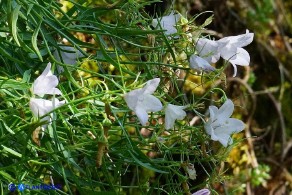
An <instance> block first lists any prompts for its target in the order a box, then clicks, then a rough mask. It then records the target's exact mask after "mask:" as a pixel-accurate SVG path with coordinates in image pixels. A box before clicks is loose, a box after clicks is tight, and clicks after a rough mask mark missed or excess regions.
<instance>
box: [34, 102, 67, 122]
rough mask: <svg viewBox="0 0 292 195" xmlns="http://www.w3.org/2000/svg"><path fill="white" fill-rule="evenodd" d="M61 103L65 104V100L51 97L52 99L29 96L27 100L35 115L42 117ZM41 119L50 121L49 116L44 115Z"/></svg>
mask: <svg viewBox="0 0 292 195" xmlns="http://www.w3.org/2000/svg"><path fill="white" fill-rule="evenodd" d="M63 104H65V101H59V100H58V99H57V98H53V99H52V100H45V99H39V98H30V101H29V107H30V109H31V111H32V113H33V115H34V116H35V117H42V116H44V115H46V114H47V113H49V112H51V111H52V110H54V109H55V108H58V107H60V106H62V105H63ZM42 121H47V122H50V121H51V117H50V116H46V117H44V118H43V119H42Z"/></svg>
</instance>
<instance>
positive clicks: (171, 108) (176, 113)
mask: <svg viewBox="0 0 292 195" xmlns="http://www.w3.org/2000/svg"><path fill="white" fill-rule="evenodd" d="M185 108H186V106H176V105H172V104H168V105H167V107H166V109H165V129H166V130H168V129H172V128H173V126H174V122H175V120H182V119H184V118H185V116H186V115H187V114H186V112H185V111H184V110H183V109H185Z"/></svg>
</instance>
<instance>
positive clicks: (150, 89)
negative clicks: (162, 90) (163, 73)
mask: <svg viewBox="0 0 292 195" xmlns="http://www.w3.org/2000/svg"><path fill="white" fill-rule="evenodd" d="M159 83H160V78H155V79H151V80H149V81H147V82H146V85H145V87H143V94H153V93H154V91H155V90H156V89H157V87H158V85H159ZM141 95H142V94H141Z"/></svg>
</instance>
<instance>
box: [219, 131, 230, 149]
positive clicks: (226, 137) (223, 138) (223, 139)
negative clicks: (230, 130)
mask: <svg viewBox="0 0 292 195" xmlns="http://www.w3.org/2000/svg"><path fill="white" fill-rule="evenodd" d="M217 137H218V141H219V142H220V143H221V144H222V145H223V146H224V147H227V145H230V144H232V143H233V140H232V138H231V137H230V134H219V135H217Z"/></svg>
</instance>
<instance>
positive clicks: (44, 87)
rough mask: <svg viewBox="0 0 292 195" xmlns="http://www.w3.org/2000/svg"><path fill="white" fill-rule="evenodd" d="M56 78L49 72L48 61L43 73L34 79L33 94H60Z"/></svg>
mask: <svg viewBox="0 0 292 195" xmlns="http://www.w3.org/2000/svg"><path fill="white" fill-rule="evenodd" d="M58 83H59V80H58V78H57V77H56V76H55V75H53V73H52V72H51V63H48V65H47V67H46V68H45V70H44V71H43V73H42V74H41V75H40V76H39V77H38V78H37V79H36V80H35V81H34V83H33V85H32V91H33V94H36V95H39V96H41V97H42V96H43V95H45V94H50V95H54V94H55V95H61V94H62V93H61V91H60V90H59V89H58V88H56V86H57V85H58Z"/></svg>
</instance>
